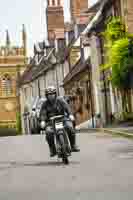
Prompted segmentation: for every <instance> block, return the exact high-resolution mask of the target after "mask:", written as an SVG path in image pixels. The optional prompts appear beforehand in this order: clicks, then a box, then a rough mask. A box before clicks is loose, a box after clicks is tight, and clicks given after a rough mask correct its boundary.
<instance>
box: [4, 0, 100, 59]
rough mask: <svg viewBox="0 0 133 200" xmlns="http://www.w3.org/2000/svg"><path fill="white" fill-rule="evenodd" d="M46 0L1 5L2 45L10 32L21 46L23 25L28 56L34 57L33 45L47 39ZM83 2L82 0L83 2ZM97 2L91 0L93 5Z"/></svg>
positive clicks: (11, 1)
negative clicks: (6, 32)
mask: <svg viewBox="0 0 133 200" xmlns="http://www.w3.org/2000/svg"><path fill="white" fill-rule="evenodd" d="M45 1H46V0H23V1H21V0H4V1H2V2H1V5H0V45H3V44H4V43H5V37H6V35H5V31H6V29H8V30H9V34H10V40H11V42H12V44H13V45H19V46H20V45H21V44H22V40H21V31H22V24H25V28H26V31H27V40H28V41H27V42H28V44H27V47H28V56H32V55H33V53H32V52H33V45H34V43H36V42H38V41H42V40H43V39H44V38H45V32H46V28H45V27H46V26H45V14H44V13H45V12H44V11H45V7H46V3H45ZM81 1H82V0H81ZM96 1H97V0H89V4H90V5H92V4H93V3H95V2H96ZM68 8H69V0H65V8H64V9H65V21H68V20H69V10H68Z"/></svg>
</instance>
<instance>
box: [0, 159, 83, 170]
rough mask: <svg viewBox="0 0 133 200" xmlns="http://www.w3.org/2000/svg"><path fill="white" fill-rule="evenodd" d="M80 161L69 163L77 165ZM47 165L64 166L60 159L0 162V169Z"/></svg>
mask: <svg viewBox="0 0 133 200" xmlns="http://www.w3.org/2000/svg"><path fill="white" fill-rule="evenodd" d="M79 164H80V162H77V161H70V165H71V166H72V165H79ZM48 166H51V167H52V166H53V167H55V166H64V164H63V163H62V162H61V160H60V161H58V160H57V161H48V162H0V170H1V169H7V168H18V167H48Z"/></svg>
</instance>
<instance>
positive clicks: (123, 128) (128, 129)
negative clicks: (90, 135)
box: [76, 121, 133, 138]
mask: <svg viewBox="0 0 133 200" xmlns="http://www.w3.org/2000/svg"><path fill="white" fill-rule="evenodd" d="M76 130H77V132H94V131H98V132H103V133H104V132H106V133H110V134H115V135H116V134H117V135H121V136H124V137H130V138H133V122H132V123H131V122H130V123H129V122H126V123H122V124H113V125H109V126H106V127H104V128H92V126H91V124H90V121H86V122H84V123H82V124H80V125H78V126H77V127H76Z"/></svg>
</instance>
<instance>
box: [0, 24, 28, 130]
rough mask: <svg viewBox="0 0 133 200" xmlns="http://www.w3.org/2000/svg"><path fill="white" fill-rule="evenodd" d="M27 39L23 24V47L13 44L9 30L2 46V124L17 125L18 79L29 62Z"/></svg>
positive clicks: (0, 73) (0, 68)
mask: <svg viewBox="0 0 133 200" xmlns="http://www.w3.org/2000/svg"><path fill="white" fill-rule="evenodd" d="M26 40H27V38H26V31H25V28H24V25H23V30H22V45H21V47H18V46H12V44H11V41H10V36H9V33H8V31H6V43H5V46H0V126H3V125H4V126H5V125H6V126H7V125H9V126H12V127H16V114H17V112H19V95H18V89H17V80H18V77H19V75H20V74H21V73H23V71H24V70H25V66H26V62H27V58H26V54H27V52H26V43H27V41H26Z"/></svg>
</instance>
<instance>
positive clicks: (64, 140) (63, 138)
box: [50, 115, 71, 164]
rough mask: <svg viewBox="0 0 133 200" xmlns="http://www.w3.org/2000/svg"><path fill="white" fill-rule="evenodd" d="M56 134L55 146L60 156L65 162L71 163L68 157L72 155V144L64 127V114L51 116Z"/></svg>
mask: <svg viewBox="0 0 133 200" xmlns="http://www.w3.org/2000/svg"><path fill="white" fill-rule="evenodd" d="M50 121H51V124H52V127H53V129H54V135H55V137H54V138H55V146H56V150H57V155H58V157H60V158H62V161H63V163H64V164H69V159H68V157H69V156H71V146H70V142H69V137H68V134H67V131H66V130H65V128H64V123H63V122H64V116H63V115H57V116H54V117H51V118H50Z"/></svg>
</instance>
